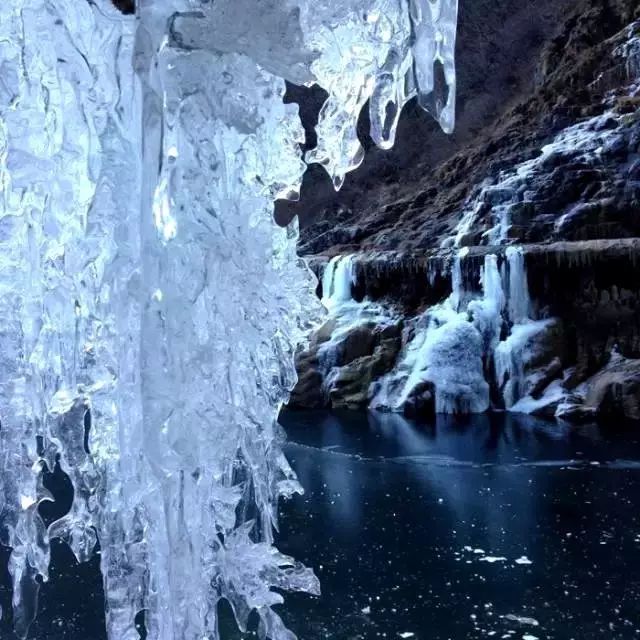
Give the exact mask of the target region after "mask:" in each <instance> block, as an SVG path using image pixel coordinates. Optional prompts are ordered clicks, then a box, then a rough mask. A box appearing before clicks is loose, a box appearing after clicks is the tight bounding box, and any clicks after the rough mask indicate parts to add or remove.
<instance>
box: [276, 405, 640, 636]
mask: <svg viewBox="0 0 640 640" xmlns="http://www.w3.org/2000/svg"><path fill="white" fill-rule="evenodd" d="M281 422H282V423H283V425H284V426H285V428H286V430H287V433H288V435H289V438H290V439H291V441H292V442H291V444H289V445H288V446H287V453H288V456H289V459H290V460H291V462H292V465H293V467H294V468H295V470H296V471H297V472H298V474H299V476H300V480H301V481H302V484H303V485H304V486H305V488H306V495H305V496H302V497H299V498H295V499H294V500H293V501H292V502H290V503H289V504H287V505H286V506H285V507H284V509H283V518H282V532H281V533H282V535H281V539H280V547H281V549H282V550H283V551H285V552H287V553H290V554H291V555H293V556H295V557H296V558H297V559H299V560H302V561H304V562H305V563H308V564H309V565H310V566H313V567H314V568H315V569H316V571H317V573H318V575H319V577H320V579H321V582H322V588H323V596H322V598H321V599H319V600H317V599H316V600H310V599H309V598H303V597H298V596H294V597H293V598H292V597H290V596H289V597H288V600H287V602H288V606H287V610H286V611H285V612H284V613H283V616H284V617H285V619H286V620H287V622H288V623H289V625H290V626H291V628H292V629H293V630H294V631H296V632H297V633H298V635H299V636H300V637H301V638H303V639H305V640H317V639H320V638H331V639H333V640H347V639H352V638H363V639H369V638H371V639H375V638H413V639H416V640H446V639H452V640H462V639H472V638H517V639H524V640H532V639H533V638H539V639H546V638H554V639H557V640H569V639H574V640H587V639H590V638H599V639H612V640H613V639H618V638H620V639H622V638H640V598H639V596H640V513H639V507H640V445H639V442H638V435H640V429H632V428H629V427H627V428H624V429H623V428H622V426H621V425H611V428H610V429H608V430H604V431H601V430H598V429H597V428H595V427H589V428H586V427H585V428H581V429H577V430H576V429H573V430H566V429H563V428H562V427H560V426H558V425H556V424H548V423H543V422H540V421H537V420H532V419H531V418H517V417H514V416H493V417H487V416H482V417H476V418H472V419H467V420H464V421H456V420H451V419H449V420H446V419H442V420H439V421H438V423H437V424H435V425H428V426H418V425H415V424H412V423H409V422H407V421H405V420H404V419H402V418H400V417H398V416H392V415H380V414H370V415H369V416H367V415H359V414H349V413H342V414H337V413H334V414H328V413H314V414H311V413H293V412H290V413H285V414H283V416H282V419H281ZM608 431H609V432H614V433H617V435H615V436H614V435H611V433H607V432H608ZM410 634H411V635H410Z"/></svg>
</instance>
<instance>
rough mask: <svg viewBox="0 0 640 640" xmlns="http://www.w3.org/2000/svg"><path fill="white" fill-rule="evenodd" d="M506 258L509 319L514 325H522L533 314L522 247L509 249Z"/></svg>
mask: <svg viewBox="0 0 640 640" xmlns="http://www.w3.org/2000/svg"><path fill="white" fill-rule="evenodd" d="M506 257H507V264H508V266H509V272H508V273H509V301H508V311H509V319H510V320H511V322H513V323H514V324H521V323H523V322H526V321H527V320H530V319H531V313H532V310H531V298H530V297H529V283H528V282H527V272H526V269H525V263H524V252H523V250H522V247H520V246H518V247H507V250H506Z"/></svg>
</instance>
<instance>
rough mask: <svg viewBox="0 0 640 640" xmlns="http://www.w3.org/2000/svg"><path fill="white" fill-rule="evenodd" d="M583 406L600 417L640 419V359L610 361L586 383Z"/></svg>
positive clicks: (615, 359)
mask: <svg viewBox="0 0 640 640" xmlns="http://www.w3.org/2000/svg"><path fill="white" fill-rule="evenodd" d="M585 405H586V406H587V407H589V408H591V409H593V411H594V412H595V413H596V414H597V415H598V416H601V417H607V418H626V419H630V420H640V360H627V359H625V358H613V359H612V362H611V363H610V364H609V365H608V366H607V367H605V368H604V369H603V370H602V371H601V372H600V373H597V374H596V375H595V376H593V378H591V379H590V380H589V381H588V383H587V393H586V398H585Z"/></svg>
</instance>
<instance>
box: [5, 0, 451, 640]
mask: <svg viewBox="0 0 640 640" xmlns="http://www.w3.org/2000/svg"><path fill="white" fill-rule="evenodd" d="M456 13H457V0H438V1H436V2H432V1H431V0H410V1H409V2H407V1H406V0H340V1H339V2H338V1H337V0H327V1H325V2H310V1H308V0H269V1H267V2H256V1H255V0H226V1H223V2H216V3H209V2H205V1H204V0H163V1H160V0H153V1H152V0H142V1H141V2H140V3H139V6H138V7H137V19H134V18H133V17H130V16H123V15H121V14H120V13H118V12H117V11H116V9H115V8H114V7H113V6H112V5H111V3H110V2H109V1H108V0H96V2H92V3H83V2H77V1H76V0H47V1H45V0H11V1H10V2H9V3H3V5H2V6H0V61H1V62H2V65H3V84H2V85H1V87H0V182H1V183H2V186H3V195H2V198H0V260H2V262H1V264H0V267H1V271H0V293H1V294H2V295H0V358H2V360H1V373H2V381H1V384H0V411H1V412H2V414H1V415H2V429H1V430H0V439H1V442H0V456H1V458H0V460H1V462H2V469H3V473H2V475H1V476H0V483H2V486H1V488H2V498H1V500H2V502H0V509H1V512H2V518H3V524H4V527H5V530H6V536H5V538H6V542H7V543H8V544H9V545H10V546H11V547H12V549H13V554H12V557H11V566H10V568H11V572H12V575H13V578H14V584H15V590H14V603H13V604H14V612H15V613H14V615H15V622H16V628H17V630H18V632H19V633H20V634H21V635H26V633H27V630H28V625H29V623H30V621H31V619H32V617H33V616H34V615H35V602H36V598H35V594H36V591H37V587H36V583H35V581H34V577H35V576H36V575H37V574H40V575H42V576H44V577H45V578H46V574H47V568H48V559H49V546H48V545H49V539H50V538H51V537H52V536H61V537H63V538H64V539H65V540H66V541H67V542H68V543H69V544H70V546H71V548H72V549H73V551H74V553H75V554H76V556H77V557H78V558H79V559H80V560H85V559H87V558H88V557H89V556H90V555H91V553H92V550H93V547H94V544H95V541H96V533H97V536H98V537H99V539H100V543H101V549H102V556H101V564H102V571H103V575H104V582H105V593H106V612H107V626H108V633H109V637H110V638H111V639H112V640H137V638H138V633H137V631H136V629H135V626H134V617H135V614H136V613H137V612H138V611H140V610H143V609H144V610H145V611H146V617H145V620H146V626H147V632H148V637H149V638H153V639H161V640H170V639H174V640H195V639H196V638H197V639H198V640H202V639H203V638H207V639H213V638H217V637H218V631H217V605H218V602H219V600H220V599H221V598H226V599H227V600H228V601H229V602H230V603H231V605H232V608H233V609H234V612H235V615H236V619H237V621H238V623H239V625H240V626H241V627H245V625H246V622H247V619H248V615H249V613H250V611H251V610H256V611H257V613H258V615H259V618H260V629H259V633H260V636H261V637H265V636H267V637H270V638H273V639H277V640H282V639H290V638H292V637H293V636H292V634H291V633H290V632H288V631H287V630H286V629H285V628H284V625H283V623H282V621H281V620H280V618H279V617H278V616H277V614H276V613H275V612H274V611H273V610H272V608H271V606H272V605H273V604H275V603H278V602H280V601H281V596H280V595H279V594H278V593H277V592H275V591H272V590H271V589H272V587H277V588H279V589H281V590H287V589H298V590H305V591H309V592H317V591H318V582H317V580H316V578H315V577H314V576H313V574H312V573H311V572H310V571H309V570H307V569H305V568H303V567H301V566H300V565H299V564H297V563H295V562H294V561H293V560H291V559H288V558H285V557H284V556H282V555H280V554H279V553H278V552H277V551H276V550H275V549H274V548H273V546H272V543H273V531H274V529H275V527H276V524H277V519H276V516H277V501H278V498H279V496H282V495H285V496H286V495H290V494H291V493H292V492H295V491H298V490H299V489H300V487H299V486H298V483H297V481H296V480H295V477H294V475H293V473H292V472H291V470H290V468H289V466H288V464H287V462H286V460H285V458H284V456H283V454H282V452H281V448H280V444H279V438H278V435H277V433H276V429H275V426H274V425H275V418H276V416H277V413H278V410H279V407H280V406H281V404H282V402H283V401H284V400H285V399H286V398H287V396H288V393H289V389H290V388H291V387H292V385H293V384H294V382H295V371H294V367H293V352H294V349H295V346H296V344H297V343H298V342H299V341H300V340H301V339H302V337H303V335H304V333H305V331H306V329H307V327H308V325H309V323H310V322H312V321H313V320H314V318H316V317H317V315H318V313H319V311H318V305H317V303H315V302H314V297H313V294H312V288H313V286H312V278H311V275H310V273H309V272H308V271H307V269H306V267H305V266H304V265H303V264H301V262H300V261H299V260H298V258H297V257H296V254H295V240H296V231H295V228H294V227H291V228H290V229H288V230H283V229H280V228H278V227H277V226H276V225H275V224H274V222H273V216H272V209H273V200H274V199H275V198H280V197H292V196H294V195H295V193H296V192H297V190H298V189H299V185H300V181H301V177H302V174H303V171H304V169H305V164H304V162H303V161H302V158H301V156H300V152H299V145H298V143H299V141H300V140H301V138H302V129H301V125H300V123H299V121H298V118H297V113H296V110H295V108H294V107H292V106H285V105H284V104H283V103H282V96H283V93H284V79H285V78H286V79H289V80H291V81H293V82H299V83H301V82H304V83H310V82H318V83H320V84H321V85H322V86H323V87H324V88H325V89H326V90H327V91H328V93H329V99H328V101H327V103H326V105H325V106H324V108H323V110H322V113H321V117H320V122H319V125H318V134H319V140H320V143H319V146H318V147H317V149H314V150H313V151H311V152H310V153H309V154H308V157H307V158H306V159H307V161H311V162H320V163H322V164H323V165H324V166H325V167H326V168H327V171H329V173H330V174H331V176H332V178H333V180H334V183H335V184H336V186H339V185H340V184H341V183H342V181H343V180H344V176H345V174H346V173H347V172H348V171H349V170H351V169H353V168H354V167H355V166H357V165H358V163H359V162H360V161H361V159H362V149H361V146H360V144H359V142H358V139H357V135H356V121H357V118H358V115H359V113H360V110H361V109H362V107H363V106H364V105H365V103H366V102H367V101H369V102H370V108H371V121H372V136H373V138H374V139H375V140H376V142H378V144H380V145H381V146H389V145H390V144H392V142H393V138H394V132H395V126H396V123H397V118H398V115H399V113H400V110H401V109H402V107H403V105H404V104H405V103H406V101H407V100H409V99H410V98H411V97H413V96H415V95H417V96H418V98H419V99H420V101H421V103H422V104H423V106H425V107H426V108H428V109H430V110H431V111H432V112H433V113H434V115H435V116H436V117H437V118H438V119H439V121H440V122H441V124H442V126H443V128H445V129H446V130H451V129H452V127H453V118H454V99H455V76H454V66H453V65H454V60H453V52H454V45H455V23H456ZM336 43H339V44H340V46H339V47H337V46H336ZM132 60H133V64H132ZM435 63H437V64H439V65H441V66H442V70H443V73H442V74H440V73H437V74H436V73H434V64H435ZM442 78H444V82H443V81H442V80H441V79H442ZM85 436H86V446H85V442H84V440H85ZM56 461H57V462H59V464H60V465H61V467H62V469H63V470H64V471H65V472H67V473H68V474H69V476H70V477H71V479H72V482H73V484H74V487H75V497H74V503H73V506H72V508H71V511H70V512H69V513H68V514H67V515H66V516H64V517H63V518H62V519H60V520H58V521H57V522H54V523H53V524H51V525H50V526H49V527H46V526H45V524H44V522H43V521H42V519H41V518H40V516H39V512H38V506H39V504H40V503H41V502H42V501H43V500H47V499H49V496H48V492H47V491H46V489H45V488H44V486H43V483H42V473H43V469H45V468H49V469H50V468H52V467H53V465H54V464H56Z"/></svg>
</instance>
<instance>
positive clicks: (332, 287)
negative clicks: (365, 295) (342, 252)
mask: <svg viewBox="0 0 640 640" xmlns="http://www.w3.org/2000/svg"><path fill="white" fill-rule="evenodd" d="M355 283H356V280H355V270H354V256H351V255H348V256H336V257H335V258H332V259H331V260H330V262H329V264H328V265H327V266H326V268H325V272H324V274H323V278H322V304H323V305H324V306H325V307H326V308H327V309H335V308H336V307H337V306H339V305H341V304H343V303H345V302H349V301H350V300H352V296H351V287H352V286H353V285H354V284H355Z"/></svg>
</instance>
